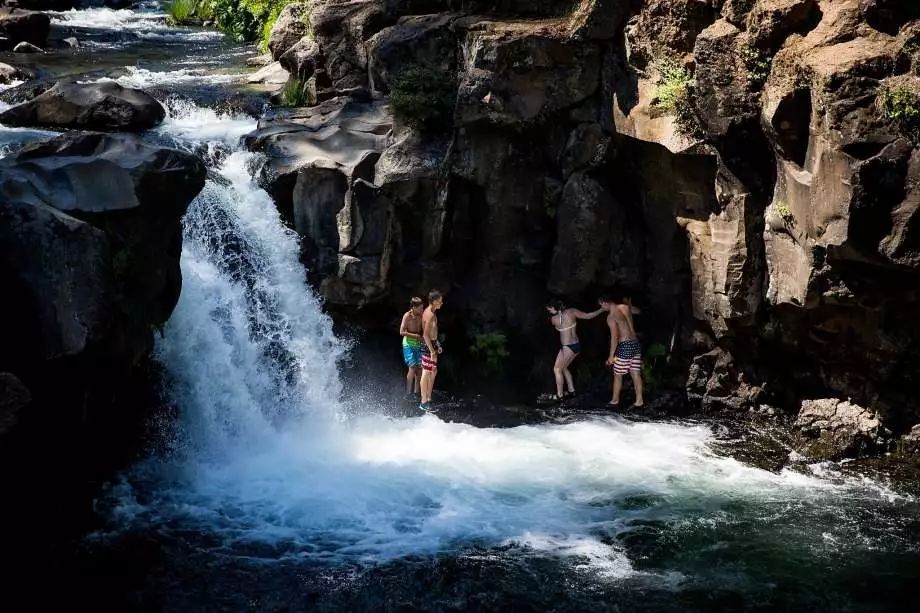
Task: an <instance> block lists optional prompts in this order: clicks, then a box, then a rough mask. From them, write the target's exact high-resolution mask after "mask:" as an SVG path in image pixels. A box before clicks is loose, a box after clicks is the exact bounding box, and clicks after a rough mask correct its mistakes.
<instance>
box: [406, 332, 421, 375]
mask: <svg viewBox="0 0 920 613" xmlns="http://www.w3.org/2000/svg"><path fill="white" fill-rule="evenodd" d="M402 350H403V361H404V362H405V363H406V366H408V367H409V368H418V367H419V366H421V365H422V342H421V341H420V340H419V339H417V338H413V337H408V336H404V337H403V342H402Z"/></svg>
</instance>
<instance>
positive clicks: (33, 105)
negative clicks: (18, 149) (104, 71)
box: [0, 81, 166, 132]
mask: <svg viewBox="0 0 920 613" xmlns="http://www.w3.org/2000/svg"><path fill="white" fill-rule="evenodd" d="M165 116H166V111H165V110H164V109H163V106H162V105H161V104H160V103H159V102H157V101H156V100H155V99H154V98H153V97H152V96H151V95H149V94H147V93H145V92H143V91H142V90H139V89H132V88H127V87H122V86H121V85H119V84H118V83H115V82H113V81H104V82H100V83H75V82H59V83H57V84H56V85H55V86H54V87H52V88H51V89H49V90H47V91H45V92H44V93H42V94H40V95H38V96H37V97H35V98H33V99H32V100H30V101H28V102H24V103H22V104H19V105H18V106H14V107H13V108H11V109H8V110H6V111H4V112H3V113H0V123H3V124H5V125H9V126H47V127H57V128H74V129H85V130H107V131H109V130H111V131H114V130H124V131H130V132H140V131H142V130H147V129H150V128H153V127H154V126H156V125H157V124H159V123H160V122H161V121H163V118H164V117H165Z"/></svg>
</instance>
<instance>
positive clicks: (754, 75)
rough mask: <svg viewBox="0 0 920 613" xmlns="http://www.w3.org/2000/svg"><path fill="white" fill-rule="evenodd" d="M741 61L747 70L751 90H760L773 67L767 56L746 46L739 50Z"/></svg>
mask: <svg viewBox="0 0 920 613" xmlns="http://www.w3.org/2000/svg"><path fill="white" fill-rule="evenodd" d="M741 59H742V60H744V67H745V68H746V69H747V81H748V85H750V86H751V88H753V89H755V90H757V89H760V88H761V87H762V86H763V84H764V83H766V82H767V77H768V76H770V68H771V66H772V65H773V64H772V61H771V59H770V57H769V56H767V55H766V54H764V53H763V52H762V51H761V50H760V49H757V48H756V47H751V46H746V47H744V48H743V49H742V50H741Z"/></svg>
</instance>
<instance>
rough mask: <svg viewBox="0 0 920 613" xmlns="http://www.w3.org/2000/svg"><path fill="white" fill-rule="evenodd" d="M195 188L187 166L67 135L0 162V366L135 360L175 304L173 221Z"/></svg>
mask: <svg viewBox="0 0 920 613" xmlns="http://www.w3.org/2000/svg"><path fill="white" fill-rule="evenodd" d="M204 176H205V169H204V165H203V164H202V163H201V162H200V161H199V160H198V159H197V158H195V157H193V156H191V155H189V154H186V153H182V152H179V151H175V150H172V149H163V148H159V147H154V146H151V145H148V144H146V143H144V142H143V141H141V140H140V139H138V138H137V137H134V136H128V135H103V134H69V135H65V136H60V137H57V138H55V139H52V140H50V141H46V142H42V143H36V144H31V145H27V146H26V147H25V148H23V149H22V150H20V151H19V152H18V153H17V154H16V155H12V156H9V157H6V158H4V159H3V160H0V202H2V205H0V218H2V223H0V252H2V258H0V260H2V261H3V270H2V277H3V278H4V279H6V283H5V286H6V287H7V288H9V289H10V291H9V293H8V295H7V298H6V299H5V300H4V301H3V306H2V308H3V310H4V316H3V317H2V323H0V339H2V341H0V345H2V347H3V349H2V350H0V354H2V355H0V358H2V359H4V360H5V363H33V364H34V363H39V362H43V361H48V360H54V359H58V358H63V357H75V356H81V355H83V356H85V355H86V354H87V352H101V353H102V354H103V355H106V356H107V357H108V358H111V359H119V360H122V361H123V362H124V363H125V364H130V363H134V362H135V361H136V360H138V359H139V358H140V357H142V356H143V355H145V354H146V352H147V351H148V350H149V348H150V346H151V344H152V329H153V327H154V326H159V325H161V324H162V323H164V322H165V321H166V319H167V318H168V317H169V315H170V313H171V312H172V309H173V307H174V305H175V303H176V300H177V299H178V297H179V288H180V284H181V278H180V272H179V255H180V251H181V225H180V220H181V217H182V215H183V214H184V213H185V210H186V207H187V206H188V204H189V203H190V202H191V200H192V199H193V198H194V197H195V196H196V195H197V194H198V192H199V191H200V190H201V188H202V187H203V185H204Z"/></svg>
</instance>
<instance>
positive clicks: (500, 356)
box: [470, 332, 511, 375]
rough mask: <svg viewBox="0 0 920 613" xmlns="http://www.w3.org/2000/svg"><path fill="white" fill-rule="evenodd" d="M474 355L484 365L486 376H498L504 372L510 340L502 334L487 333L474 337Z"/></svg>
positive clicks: (471, 351) (472, 347)
mask: <svg viewBox="0 0 920 613" xmlns="http://www.w3.org/2000/svg"><path fill="white" fill-rule="evenodd" d="M470 353H472V354H473V355H474V356H476V358H477V359H478V360H479V363H480V364H482V369H483V371H485V373H486V374H490V375H497V374H500V373H501V372H502V370H503V369H504V366H505V360H506V359H507V358H508V356H510V355H511V354H510V353H509V352H508V339H507V337H506V336H505V335H504V334H502V333H501V332H486V333H484V334H477V335H476V336H474V337H473V345H472V346H471V347H470Z"/></svg>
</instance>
